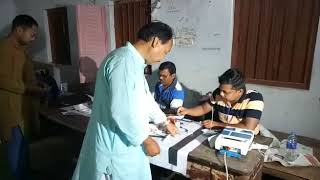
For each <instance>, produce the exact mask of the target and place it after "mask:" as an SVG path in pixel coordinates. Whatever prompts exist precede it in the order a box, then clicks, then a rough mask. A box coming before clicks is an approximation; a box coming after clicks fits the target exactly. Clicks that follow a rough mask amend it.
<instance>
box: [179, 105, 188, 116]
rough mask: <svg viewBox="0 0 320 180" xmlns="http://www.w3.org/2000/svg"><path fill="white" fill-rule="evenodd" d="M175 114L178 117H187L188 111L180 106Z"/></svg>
mask: <svg viewBox="0 0 320 180" xmlns="http://www.w3.org/2000/svg"><path fill="white" fill-rule="evenodd" d="M177 114H178V115H179V116H184V115H187V114H188V109H187V108H185V107H182V106H181V107H179V108H178V109H177Z"/></svg>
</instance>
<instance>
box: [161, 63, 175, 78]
mask: <svg viewBox="0 0 320 180" xmlns="http://www.w3.org/2000/svg"><path fill="white" fill-rule="evenodd" d="M165 69H168V71H169V73H170V75H171V74H175V73H176V66H175V65H174V63H173V62H170V61H166V62H163V63H161V64H160V66H159V71H162V70H165Z"/></svg>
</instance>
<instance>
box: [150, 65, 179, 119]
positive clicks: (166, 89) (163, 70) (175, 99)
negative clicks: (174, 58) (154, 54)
mask: <svg viewBox="0 0 320 180" xmlns="http://www.w3.org/2000/svg"><path fill="white" fill-rule="evenodd" d="M154 98H155V100H156V101H157V103H158V104H159V106H160V109H161V110H162V111H163V112H165V113H167V114H176V110H177V108H178V107H181V106H182V105H183V100H184V91H183V89H182V86H181V84H180V83H179V82H178V80H177V78H176V66H175V65H174V64H173V63H172V62H170V61H166V62H163V63H161V65H160V66H159V82H158V83H157V84H156V87H155V96H154Z"/></svg>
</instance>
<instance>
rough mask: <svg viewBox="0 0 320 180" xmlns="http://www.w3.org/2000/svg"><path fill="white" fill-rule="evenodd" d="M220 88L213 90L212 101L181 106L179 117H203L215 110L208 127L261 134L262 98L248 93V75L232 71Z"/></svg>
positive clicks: (250, 92) (255, 93) (203, 123)
mask: <svg viewBox="0 0 320 180" xmlns="http://www.w3.org/2000/svg"><path fill="white" fill-rule="evenodd" d="M219 84H220V86H219V87H218V88H217V89H216V90H215V91H213V93H212V98H210V99H209V100H208V101H206V102H204V103H202V104H201V105H198V106H196V107H193V108H190V109H187V108H184V107H180V108H179V109H178V114H181V115H191V116H202V115H204V114H207V113H208V112H210V111H213V113H212V114H213V115H212V116H213V117H212V118H213V120H215V121H213V120H205V121H203V122H202V125H203V126H204V127H205V128H213V127H225V126H233V127H239V128H244V129H250V130H253V131H254V132H255V134H258V133H259V121H260V118H261V115H262V111H263V108H264V102H263V97H262V95H261V94H260V93H259V92H257V91H255V90H247V89H246V85H245V78H244V75H243V74H242V73H241V72H240V71H238V70H237V69H233V68H232V69H228V70H227V71H226V72H224V73H223V74H222V75H221V76H219Z"/></svg>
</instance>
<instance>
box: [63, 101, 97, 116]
mask: <svg viewBox="0 0 320 180" xmlns="http://www.w3.org/2000/svg"><path fill="white" fill-rule="evenodd" d="M60 109H61V110H63V112H61V113H62V114H63V115H82V116H87V117H90V114H91V104H89V103H81V104H77V105H72V106H67V107H63V108H60Z"/></svg>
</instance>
